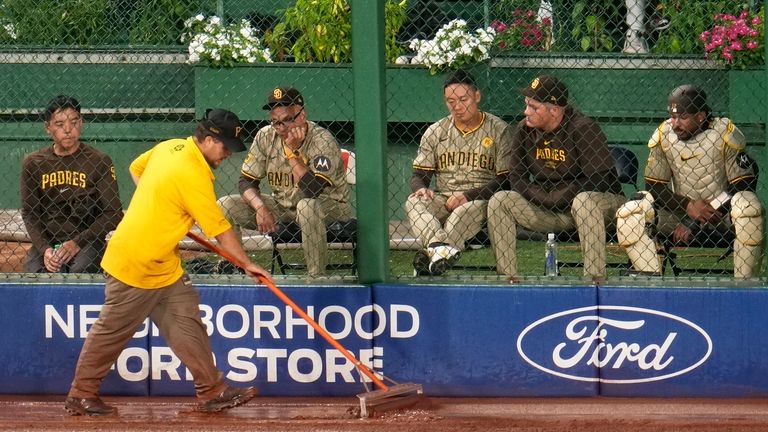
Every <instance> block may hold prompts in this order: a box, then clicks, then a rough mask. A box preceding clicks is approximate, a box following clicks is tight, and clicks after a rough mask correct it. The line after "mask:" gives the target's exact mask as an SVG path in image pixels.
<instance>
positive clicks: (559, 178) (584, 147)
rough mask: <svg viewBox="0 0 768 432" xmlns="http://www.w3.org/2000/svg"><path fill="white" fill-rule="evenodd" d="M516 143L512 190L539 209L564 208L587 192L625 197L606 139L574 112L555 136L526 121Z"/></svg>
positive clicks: (568, 109) (567, 112)
mask: <svg viewBox="0 0 768 432" xmlns="http://www.w3.org/2000/svg"><path fill="white" fill-rule="evenodd" d="M512 142H513V144H512V165H511V171H510V174H509V181H510V187H511V188H512V189H513V190H516V191H518V192H520V193H522V194H523V196H524V197H525V198H527V199H529V200H533V201H534V202H536V203H537V204H542V205H546V206H553V207H557V208H561V209H564V208H567V207H569V206H570V204H571V202H572V201H573V198H575V197H576V195H577V194H578V193H580V192H583V191H596V192H610V193H614V194H620V193H621V184H620V183H619V180H618V176H617V174H616V169H615V167H614V163H613V158H612V157H611V154H610V150H609V149H608V145H607V142H606V137H605V134H604V133H603V131H602V130H601V129H600V126H599V125H598V124H597V123H596V122H595V121H594V120H592V119H591V118H589V117H587V116H585V115H584V114H582V113H581V112H579V111H578V110H576V109H574V108H572V107H566V108H565V116H564V118H563V122H562V123H561V125H560V126H559V127H558V128H557V129H555V130H554V131H551V132H545V131H542V130H539V129H537V128H531V127H528V126H527V125H526V123H525V120H522V121H521V122H520V123H519V124H518V127H517V131H516V133H515V136H514V138H513V141H512Z"/></svg>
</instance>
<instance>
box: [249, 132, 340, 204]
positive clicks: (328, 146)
mask: <svg viewBox="0 0 768 432" xmlns="http://www.w3.org/2000/svg"><path fill="white" fill-rule="evenodd" d="M300 151H301V154H302V155H303V158H304V163H306V164H307V168H308V169H309V171H311V172H312V173H313V174H314V175H316V176H318V177H320V178H322V179H324V180H326V181H327V182H328V184H329V185H328V186H327V187H326V188H325V189H324V190H323V192H322V193H323V194H324V195H328V196H329V197H330V198H332V199H334V200H336V201H339V202H347V201H349V185H347V180H346V176H345V174H346V172H345V168H344V164H343V162H342V161H341V149H340V148H339V144H338V143H337V142H336V139H335V138H334V137H333V135H331V133H330V132H328V131H327V130H326V129H324V128H322V127H320V126H318V125H317V124H315V123H313V122H310V121H308V122H307V135H306V137H305V138H304V143H303V144H302V146H301V149H300ZM241 174H242V175H243V176H245V177H247V178H250V179H252V180H261V179H266V180H267V184H268V185H269V188H270V189H271V190H272V195H273V196H274V198H275V200H276V201H277V203H278V204H279V205H280V206H282V207H286V208H290V209H293V208H296V205H297V204H298V203H299V201H300V200H301V199H303V198H305V196H304V193H303V192H302V191H301V189H299V184H298V182H296V181H295V180H294V178H293V174H292V170H291V165H290V164H289V163H288V159H286V157H285V153H284V151H283V140H282V138H280V136H279V135H278V134H277V132H275V129H274V128H273V127H272V126H266V127H263V128H262V129H261V130H259V132H257V133H256V137H255V138H254V140H253V144H252V145H251V148H250V150H248V155H247V156H246V157H245V161H244V162H243V167H242V171H241Z"/></svg>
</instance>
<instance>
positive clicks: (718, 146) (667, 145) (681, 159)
mask: <svg viewBox="0 0 768 432" xmlns="http://www.w3.org/2000/svg"><path fill="white" fill-rule="evenodd" d="M648 147H649V148H650V154H649V155H648V164H647V165H646V167H645V178H646V180H648V181H653V182H657V183H669V182H670V181H671V182H672V187H673V188H674V191H675V193H676V194H679V195H683V196H685V197H687V198H690V199H703V200H707V201H709V200H712V199H713V198H715V197H716V196H718V195H719V194H720V193H722V192H725V191H727V189H728V185H729V184H730V183H734V182H736V181H738V180H741V179H744V178H747V177H754V175H755V173H754V171H753V169H752V165H751V163H750V160H749V159H748V158H747V156H746V154H745V153H744V149H745V147H746V140H745V138H744V135H743V134H742V133H741V131H740V130H739V129H738V128H737V127H736V126H735V125H734V124H733V123H731V121H730V120H729V119H727V118H719V117H718V118H713V119H712V120H711V121H710V123H709V127H708V128H707V129H706V130H704V131H702V132H700V133H699V134H697V135H695V136H693V137H691V138H690V139H689V140H687V141H682V140H679V139H678V138H677V135H676V134H675V132H674V131H673V130H672V123H671V121H670V120H667V121H665V122H664V123H662V124H661V125H660V126H659V127H658V128H657V129H656V131H655V132H654V133H653V136H651V139H650V140H649V141H648Z"/></svg>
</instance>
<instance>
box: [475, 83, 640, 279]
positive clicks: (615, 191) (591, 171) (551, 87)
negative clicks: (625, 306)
mask: <svg viewBox="0 0 768 432" xmlns="http://www.w3.org/2000/svg"><path fill="white" fill-rule="evenodd" d="M522 93H523V96H524V97H525V111H524V115H525V119H523V120H522V121H521V122H520V123H519V124H518V125H517V130H516V131H515V133H514V136H513V138H512V157H511V163H510V165H509V167H510V170H509V174H508V176H507V178H508V182H509V186H510V190H504V191H500V192H497V193H496V194H494V195H493V197H492V198H491V200H490V201H489V202H488V230H489V234H490V237H491V244H492V245H493V250H494V253H495V254H496V261H497V269H498V271H499V272H500V273H503V274H505V275H506V276H508V277H509V281H510V282H512V283H515V282H519V281H520V275H519V274H518V270H517V254H516V246H517V240H516V232H517V226H518V225H522V226H523V227H525V228H527V229H528V230H531V231H537V232H542V233H547V232H558V231H566V230H572V229H573V228H576V230H577V231H578V234H579V241H580V244H581V252H582V259H583V261H584V275H585V276H587V277H590V278H592V279H593V280H594V281H596V282H599V281H602V280H603V279H604V278H605V262H606V251H605V225H606V222H610V221H611V220H612V219H613V217H614V215H615V213H616V209H618V208H619V206H620V205H622V204H623V203H624V202H625V200H626V198H625V197H624V195H623V194H622V189H621V184H620V183H619V180H618V176H617V173H616V168H615V166H614V162H613V158H612V157H611V154H610V150H609V149H608V145H607V143H606V138H605V134H603V131H602V130H601V129H600V126H599V125H598V124H597V123H596V122H595V121H594V120H592V119H590V118H589V117H586V116H585V115H584V114H582V113H581V112H579V111H578V110H576V109H575V108H574V107H572V106H571V105H570V104H569V103H568V88H567V87H566V86H565V84H563V83H562V82H561V81H560V80H559V79H557V78H556V77H553V76H549V75H542V76H540V77H538V78H536V79H534V80H533V81H532V82H531V84H530V85H528V86H527V87H525V88H524V89H523V91H522Z"/></svg>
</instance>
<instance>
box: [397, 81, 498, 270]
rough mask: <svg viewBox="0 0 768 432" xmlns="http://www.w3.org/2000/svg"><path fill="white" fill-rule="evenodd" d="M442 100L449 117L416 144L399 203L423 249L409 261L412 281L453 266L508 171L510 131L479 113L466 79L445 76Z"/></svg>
mask: <svg viewBox="0 0 768 432" xmlns="http://www.w3.org/2000/svg"><path fill="white" fill-rule="evenodd" d="M443 97H444V98H445V105H446V106H447V107H448V112H449V113H450V115H448V116H447V117H445V118H443V119H442V120H440V121H438V122H437V123H434V124H432V125H431V126H430V127H429V128H428V129H427V131H426V132H425V133H424V136H423V137H422V138H421V143H420V145H419V150H418V153H417V154H416V158H415V159H414V161H413V175H412V177H411V182H410V186H411V191H412V193H411V194H410V195H409V196H408V200H407V201H406V203H405V212H406V214H407V216H408V220H409V221H410V224H411V231H412V232H413V234H414V235H415V236H416V238H417V239H418V241H419V242H420V244H421V246H422V248H423V249H421V250H419V251H418V252H417V253H416V257H415V258H414V261H413V266H414V270H415V273H416V275H417V276H418V275H440V274H442V273H444V272H445V271H446V270H447V269H449V268H450V267H451V266H452V265H454V264H455V263H456V260H457V259H458V258H459V254H460V252H461V251H462V250H463V249H464V246H465V245H464V243H465V242H466V241H467V240H469V239H471V238H472V237H473V236H475V235H476V234H477V233H478V232H479V231H480V230H481V229H482V228H483V225H484V223H485V220H486V207H487V203H488V198H490V197H491V196H492V195H493V193H494V192H496V191H497V190H500V189H501V187H502V185H503V184H504V178H505V175H506V173H507V170H508V167H509V145H510V139H511V131H510V127H509V125H508V124H507V123H506V122H505V121H503V120H501V119H500V118H498V117H496V116H494V115H492V114H489V113H486V112H483V111H480V109H479V108H478V104H479V103H480V90H478V88H477V87H476V86H475V82H474V79H473V78H472V76H471V75H469V74H468V73H467V72H464V71H458V72H456V73H455V74H453V75H451V76H449V77H448V79H447V80H446V82H445V85H444V86H443ZM432 177H434V178H435V188H434V189H430V183H431V182H432Z"/></svg>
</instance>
